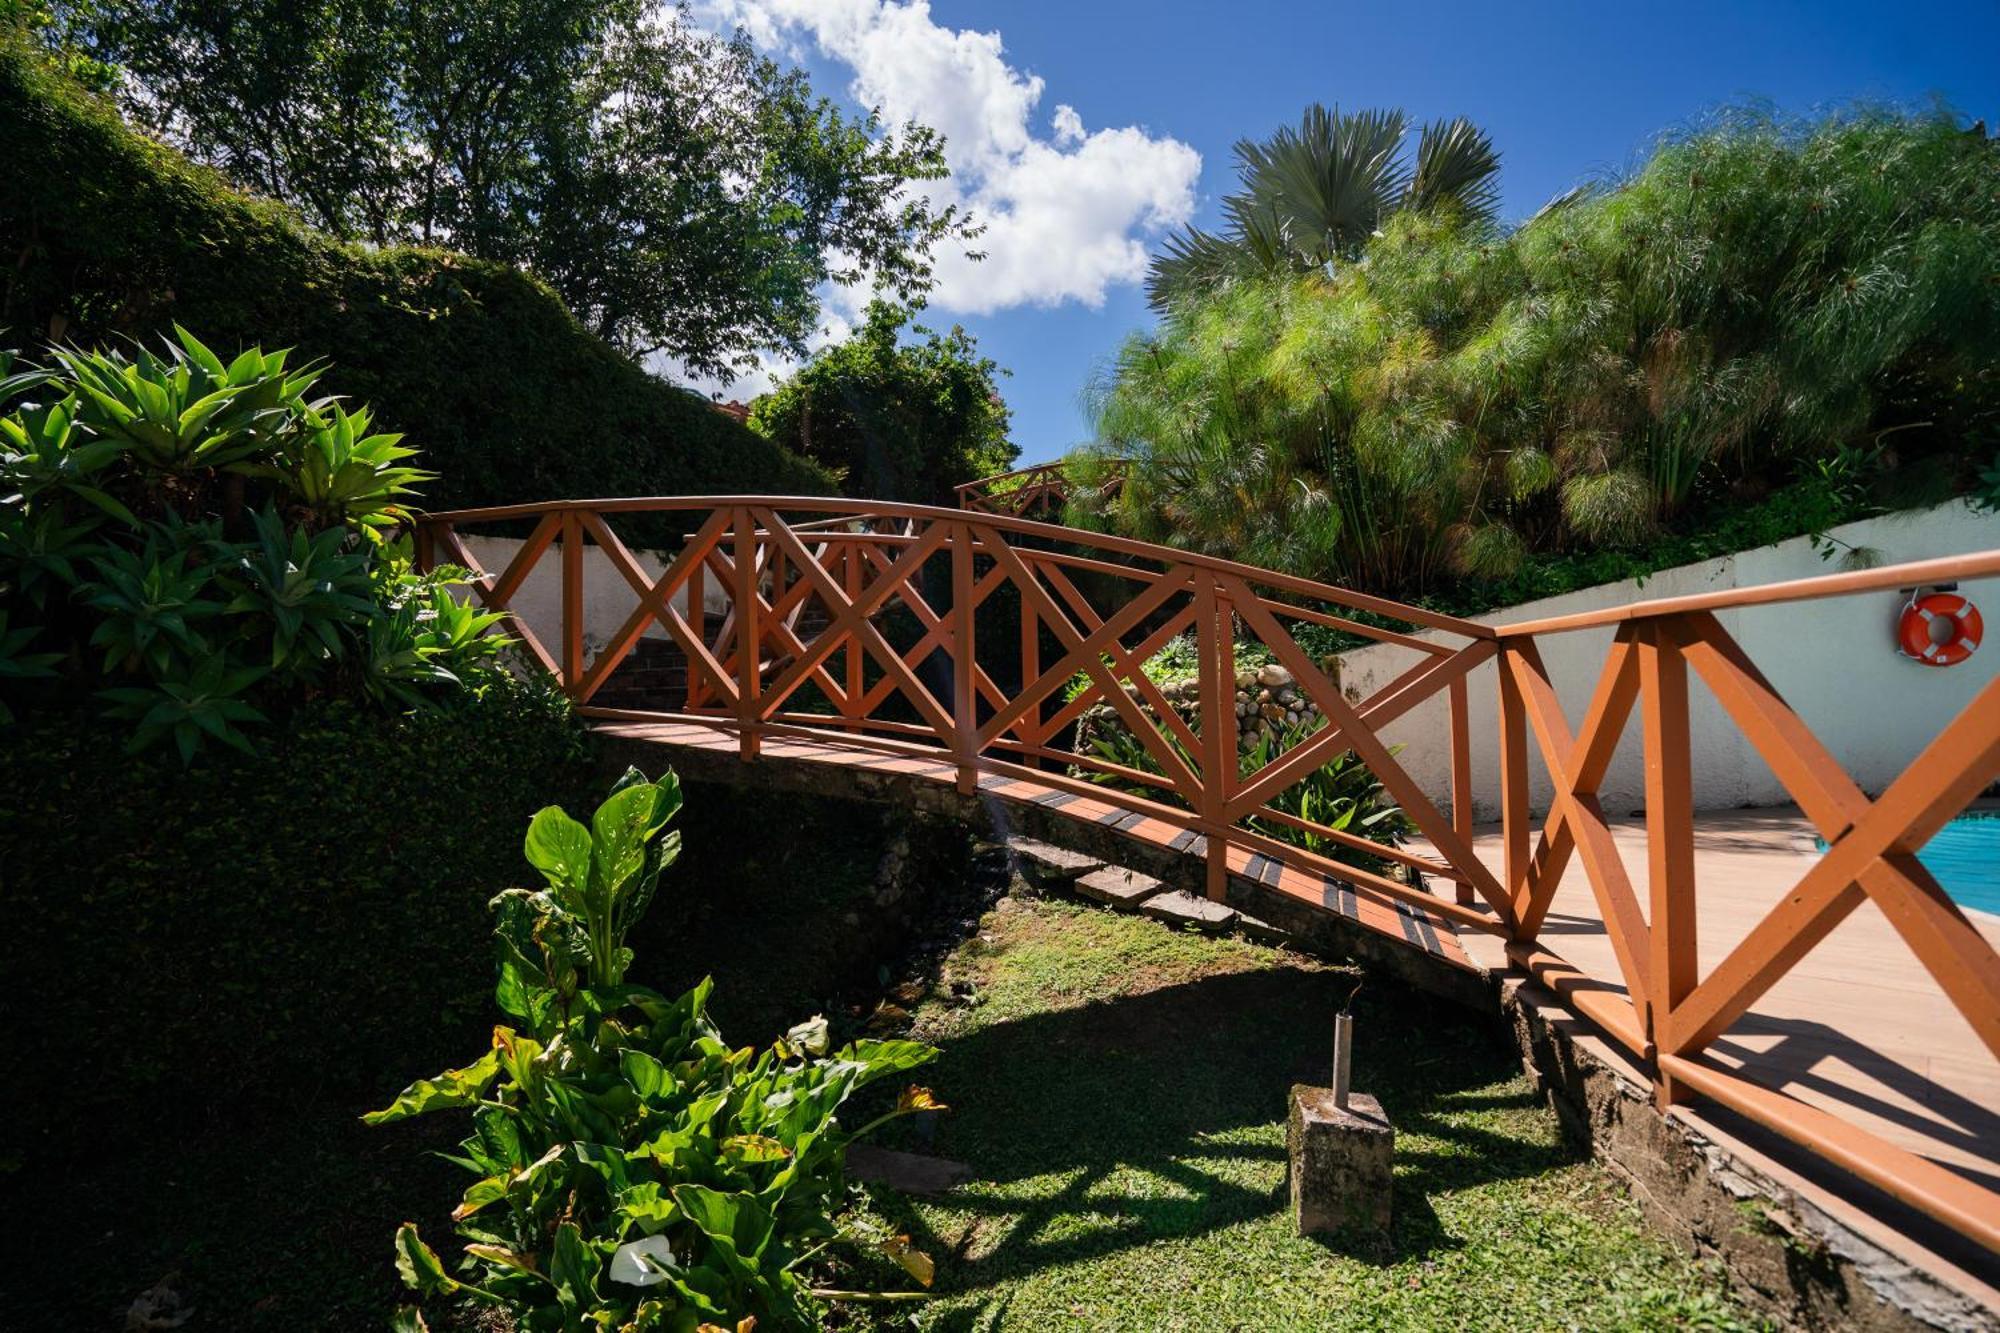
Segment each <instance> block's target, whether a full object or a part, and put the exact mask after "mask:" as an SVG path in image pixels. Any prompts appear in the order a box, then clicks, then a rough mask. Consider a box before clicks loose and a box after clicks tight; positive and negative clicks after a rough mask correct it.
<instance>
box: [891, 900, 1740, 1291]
mask: <svg viewBox="0 0 2000 1333" xmlns="http://www.w3.org/2000/svg"><path fill="white" fill-rule="evenodd" d="M1355 982H1356V974H1355V973H1353V972H1351V971H1348V970H1344V969H1340V968H1335V967H1329V966H1326V965H1324V964H1320V963H1316V962H1314V961H1312V960H1309V959H1305V958H1301V957H1299V956H1297V955H1293V954H1289V953H1285V952H1282V951H1278V950H1273V949H1269V948H1265V947H1262V946H1259V945H1253V944H1248V943H1244V942H1240V941H1235V940H1211V939H1207V938H1204V937H1202V936H1199V935H1195V934H1191V933H1184V932H1179V931H1174V930H1170V929H1168V928H1167V927H1164V926H1161V925H1158V924H1156V923H1154V922H1152V921H1148V920H1145V919H1142V918H1137V917H1126V916H1117V915H1113V914H1111V913H1108V912H1104V911H1100V910H1097V909H1091V908H1083V907H1078V906H1075V905H1072V904H1068V903H1064V902H1059V901H1048V900H1031V899H1014V898H1009V899H1005V900H1003V901H1002V902H1001V903H1000V905H999V906H998V907H997V908H996V909H995V910H994V911H993V912H992V913H990V914H989V915H988V916H987V917H986V919H985V920H984V922H983V923H982V926H981V930H980V933H979V935H978V936H977V937H976V938H974V939H971V940H968V941H967V942H966V943H965V944H964V945H962V946H961V947H960V948H959V949H958V950H957V951H956V952H955V953H954V954H953V955H951V957H950V958H949V959H948V960H947V961H946V963H945V965H944V968H943V970H942V972H941V974H940V975H939V977H938V978H937V980H936V983H935V984H934V985H933V986H932V987H931V988H930V993H929V994H928V996H927V997H926V998H925V999H924V1000H923V1001H922V1002H921V1003H920V1004H919V1005H918V1006H917V1007H916V1010H915V1014H914V1030H915V1035H917V1036H919V1037H922V1038H924V1039H926V1040H929V1041H933V1042H936V1043H937V1044H939V1045H940V1046H942V1047H943V1048H944V1052H945V1054H944V1058H943V1059H942V1060H940V1061H939V1062H938V1063H937V1064H936V1065H935V1066H933V1068H932V1070H931V1071H930V1072H931V1074H932V1079H931V1081H932V1083H933V1084H934V1086H935V1088H936V1091H937V1092H938V1093H939V1095H940V1096H941V1097H942V1098H943V1099H944V1100H945V1101H946V1102H947V1103H949V1104H950V1106H951V1107H952V1110H951V1111H950V1113H949V1114H947V1115H945V1116H944V1117H942V1119H941V1121H940V1123H939V1124H938V1126H937V1127H936V1131H935V1136H934V1138H933V1139H932V1140H931V1142H930V1143H929V1144H927V1145H926V1144H923V1143H920V1142H916V1141H913V1140H911V1139H909V1138H907V1137H906V1138H905V1139H903V1140H902V1141H900V1142H899V1143H898V1144H897V1145H896V1146H903V1147H912V1148H925V1149H926V1150H928V1151H932V1152H935V1153H938V1154H941V1155H944V1156H947V1157H952V1158H956V1159H958V1160H961V1161H964V1162H967V1163H970V1164H971V1165H972V1167H973V1169H974V1172H975V1176H976V1179H975V1180H974V1181H972V1182H971V1183H970V1184H968V1185H965V1186H961V1187H960V1189H959V1190H958V1191H956V1192H955V1193H954V1194H953V1195H952V1196H949V1197H948V1198H946V1199H941V1200H934V1201H921V1202H913V1201H908V1200H904V1199H902V1198H900V1197H898V1196H894V1195H890V1194H887V1193H881V1194H878V1196H877V1199H878V1206H879V1207H881V1208H882V1210H883V1211H884V1212H885V1213H887V1214H888V1215H889V1216H890V1217H891V1218H892V1219H893V1220H894V1221H895V1222H896V1224H897V1225H898V1226H899V1227H900V1228H902V1229H905V1230H908V1231H909V1232H910V1233H911V1235H912V1236H913V1237H914V1238H916V1239H917V1240H918V1242H919V1244H920V1246H921V1247H922V1248H924V1249H927V1250H928V1251H929V1252H930V1253H931V1254H932V1255H933V1257H934V1258H935V1259H936V1260H937V1266H938V1271H937V1281H936V1287H935V1292H936V1295H937V1299H936V1300H935V1301H933V1302H931V1303H929V1304H927V1305H925V1306H922V1307H919V1308H917V1310H916V1311H915V1313H911V1312H910V1311H909V1310H908V1309H907V1308H906V1309H898V1310H894V1311H889V1310H884V1311H882V1312H881V1313H879V1314H877V1315H876V1316H875V1318H876V1319H877V1321H878V1323H877V1326H878V1327H880V1328H892V1327H908V1326H910V1325H911V1324H914V1325H915V1326H916V1327H919V1328H925V1329H951V1330H960V1329H965V1330H971V1329H987V1328H1002V1327H1004V1328H1022V1329H1039V1328H1050V1327H1062V1328H1089V1329H1190V1330H1193V1329H1201V1330H1208V1329H1225V1328H1257V1329H1272V1328H1285V1329H1293V1328H1296V1329H1307V1328H1310V1329H1327V1328H1356V1329H1378V1328H1380V1329H1392V1328H1393V1329H1403V1328H1408V1329H1459V1328H1495V1329H1509V1330H1516V1329H1557V1328H1618V1329H1625V1328H1738V1327H1748V1326H1754V1325H1752V1324H1751V1322H1750V1320H1749V1318H1748V1316H1747V1315H1746V1314H1745V1313H1744V1312H1743V1311H1741V1310H1740V1309H1739V1308H1738V1307H1737V1306H1736V1305H1735V1304H1734V1303H1733V1302H1732V1301H1731V1299H1730V1298H1729V1296H1728V1294H1727V1291H1726V1289H1725V1288H1724V1286H1723V1285H1722V1282H1721V1280H1720V1278H1719V1276H1718V1275H1716V1274H1714V1273H1711V1272H1709V1271H1707V1270H1706V1269H1704V1268H1701V1267H1698V1266H1696V1265H1695V1264H1693V1263H1692V1262H1690V1261H1688V1260H1686V1259H1684V1258H1681V1257H1679V1256H1677V1255H1676V1254H1675V1253H1674V1252H1672V1251H1671V1250H1669V1248H1668V1247H1667V1246H1666V1245H1665V1244H1664V1243H1662V1242H1661V1241H1660V1240H1658V1239H1657V1238H1655V1237H1653V1236H1651V1235H1649V1234H1648V1233H1646V1232H1645V1231H1643V1230H1642V1229H1641V1227H1640V1222H1639V1218H1638V1214H1637V1210H1636V1208H1635V1206H1634V1205H1633V1204H1632V1202H1631V1201H1630V1199H1629V1198H1628V1197H1627V1196H1626V1195H1625V1193H1624V1192H1623V1191H1622V1189H1621V1188H1620V1187H1619V1186H1618V1184H1617V1183H1616V1182H1615V1181H1614V1180H1613V1179H1612V1178H1611V1177H1610V1176H1609V1175H1608V1174H1607V1173H1606V1172H1605V1171H1603V1170H1602V1169H1600V1168H1598V1167H1597V1166H1595V1165H1593V1164H1592V1163H1591V1162H1590V1161H1589V1160H1588V1159H1587V1158H1586V1157H1584V1156H1582V1155H1580V1154H1579V1153H1577V1152H1576V1151H1574V1150H1572V1149H1571V1148H1569V1147H1567V1146H1565V1145H1564V1143H1563V1141H1562V1139H1561V1137H1560V1135H1559V1132H1558V1128H1557V1124H1556V1121H1555V1118H1554V1117H1553V1115H1552V1114H1550V1113H1549V1112H1548V1111H1547V1110H1545V1109H1544V1108H1543V1107H1542V1106H1541V1104H1540V1102H1539V1101H1538V1099H1537V1098H1536V1096H1535V1094H1534V1092H1533V1091H1532V1089H1531V1088H1530V1086H1529V1084H1528V1082H1527V1080H1526V1079H1525V1078H1524V1077H1523V1076H1522V1074H1521V1071H1520V1066H1519V1062H1518V1060H1517V1059H1516V1058H1515V1057H1514V1055H1513V1054H1512V1053H1511V1051H1510V1050H1509V1049H1508V1048H1507V1047H1506V1046H1505V1045H1504V1044H1503V1043H1502V1042H1501V1041H1500V1040H1499V1039H1498V1037H1497V1035H1496V1034H1494V1033H1492V1032H1490V1031H1489V1030H1488V1029H1486V1028H1485V1027H1483V1026H1482V1025H1481V1024H1480V1023H1479V1022H1477V1021H1476V1020H1475V1019H1473V1018H1472V1017H1471V1016H1469V1015H1467V1014H1465V1013H1464V1012H1463V1011H1460V1010H1456V1009H1454V1008H1452V1007H1449V1006H1446V1005H1444V1004H1442V1003H1433V1002H1431V1001H1429V1000H1426V999H1423V998H1421V997H1418V996H1415V995H1412V994H1410V993H1408V992H1405V991H1402V990H1395V991H1389V990H1373V991H1370V990H1364V991H1363V992H1362V994H1361V996H1360V999H1359V1002H1358V1004H1357V1018H1356V1023H1357V1030H1356V1045H1355V1054H1356V1076H1355V1086H1356V1087H1357V1088H1359V1089H1361V1090H1365V1091H1369V1092H1372V1093H1374V1094H1376V1095H1377V1096H1379V1097H1380V1098H1381V1100H1382V1103H1383V1106H1384V1107H1385V1108H1386V1110H1387V1112H1388V1114H1389V1116H1390V1118H1391V1119H1392V1120H1393V1121H1394V1122H1395V1125H1396V1129H1397V1134H1398V1137H1397V1143H1396V1163H1397V1165H1396V1197H1395V1215H1396V1221H1395V1233H1394V1238H1393V1243H1392V1245H1391V1246H1390V1247H1389V1251H1388V1252H1387V1253H1383V1254H1378V1253H1370V1252H1368V1250H1367V1249H1366V1247H1361V1246H1354V1247H1342V1246H1340V1245H1329V1244H1326V1243H1323V1242H1320V1241H1317V1240H1307V1239H1301V1238H1300V1237H1299V1236H1297V1235H1296V1234H1294V1233H1293V1231H1292V1230H1291V1228H1290V1226H1289V1223H1288V1219H1287V1206H1286V1196H1285V1125H1284V1112H1285V1107H1286V1097H1287V1090H1288V1089H1289V1087H1290V1086H1291V1085H1292V1084H1293V1083H1295V1082H1307V1081H1311V1082H1321V1083H1323V1082H1324V1081H1325V1079H1326V1063H1327V1061H1328V1059H1329V1058H1330V1048H1331V1027H1332V1015H1333V1013H1334V1011H1335V1010H1336V1009H1337V1008H1338V1007H1339V1005H1340V1002H1341V1001H1342V1000H1343V999H1344V998H1345V997H1346V996H1347V994H1348V992H1349V991H1351V990H1352V989H1353V987H1354V985H1355Z"/></svg>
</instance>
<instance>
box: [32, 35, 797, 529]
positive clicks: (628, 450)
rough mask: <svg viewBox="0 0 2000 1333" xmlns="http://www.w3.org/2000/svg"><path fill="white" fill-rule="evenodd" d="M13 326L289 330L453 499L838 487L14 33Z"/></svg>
mask: <svg viewBox="0 0 2000 1333" xmlns="http://www.w3.org/2000/svg"><path fill="white" fill-rule="evenodd" d="M0 160H4V161H5V162H6V163H7V164H8V165H7V173H8V179H7V188H6V189H5V190H0V248H4V250H5V252H6V253H7V255H8V256H9V263H8V266H7V269H6V272H5V274H4V276H0V327H6V328H10V329H12V330H13V333H12V335H11V341H13V342H14V343H16V344H21V343H25V342H29V341H32V340H35V339H38V338H41V337H44V336H47V337H51V338H62V339H69V340H82V341H96V340H101V339H103V338H104V337H106V336H107V335H110V334H127V335H132V336H143V335H151V334H157V333H165V332H167V331H168V326H169V324H170V323H171V322H174V321H178V322H179V323H181V324H184V325H186V326H187V327H189V328H192V329H196V330H198V331H199V332H200V333H201V334H202V336H203V337H204V338H205V339H207V340H208V341H209V342H211V343H213V344H215V345H217V346H239V345H243V346H247V345H249V344H252V343H261V344H263V345H264V346H291V347H296V348H298V349H299V355H301V356H306V357H314V358H322V357H323V358H327V359H329V360H331V361H332V362H334V363H335V364H337V365H338V366H339V368H340V385H341V388H342V390H343V391H344V392H346V393H348V394H350V395H352V396H353V397H354V398H357V399H359V400H361V401H364V402H367V403H370V404H372V405H373V407H374V408H375V410H376V411H377V413H379V414H380V419H381V420H382V421H384V422H386V423H389V424H391V425H393V426H396V427H401V428H406V429H420V430H421V432H422V444H423V447H424V457H425V461H426V463H427V464H428V466H429V467H430V468H431V469H432V470H434V471H436V472H438V473H439V474H440V476H439V479H438V480H437V481H436V482H435V483H433V484H431V485H429V486H427V487H426V488H425V492H424V499H425V502H426V504H428V505H429V506H431V507H433V508H439V509H443V508H455V507H459V506H464V505H474V504H502V503H519V502H521V501H524V500H531V499H550V498H564V497H571V498H573V497H579V496H597V495H667V494H703V493H742V492H752V493H758V492H762V493H772V494H797V493H799V492H807V493H815V494H816V493H823V492H825V491H828V490H830V489H831V488H832V487H831V483H830V481H829V479H828V478H827V476H826V474H825V473H824V472H823V471H821V470H820V469H818V468H816V467H814V466H812V465H811V464H809V463H806V462H804V461H803V460H801V459H798V458H796V457H794V456H792V455H790V454H787V453H786V452H785V451H783V450H782V449H779V448H776V447H774V446H773V445H771V444H769V443H768V442H766V441H765V440H763V439H761V438H759V437H758V436H757V435H755V434H754V433H752V432H750V431H748V430H745V429H744V428H743V427H742V426H740V425H738V424H737V423H736V422H734V421H732V420H730V419H729V418H728V417H726V416H724V415H722V414H721V413H719V412H716V411H715V410H713V408H711V407H710V405H709V404H708V403H707V402H705V401H704V400H702V399H700V398H698V397H696V396H694V395H692V394H689V393H686V392H684V391H682V390H679V389H676V388H674V387H672V386H670V385H668V384H665V383H663V382H662V381H660V380H659V379H657V378H655V377H654V376H652V375H649V374H647V373H646V372H645V371H644V370H642V369H640V368H639V367H638V366H636V365H634V364H633V363H631V362H630V361H628V360H626V359H625V358H624V357H622V356H620V355H619V354H618V353H617V352H615V351H613V350H612V349H611V348H610V347H609V346H607V345H606V344H604V343H603V342H602V341H600V340H598V339H596V338H594V337H592V336H591V335H590V334H588V333H587V332H585V331H584V330H583V329H582V328H581V327H579V326H578V324H577V322H576V320H575V319H574V318H572V317H571V315H570V314H569V312H568V311H567V310H565V309H564V307H563V305H562V303H561V301H560V300H558V299H557V298H556V297H555V296H554V295H553V294H552V293H551V292H550V290H549V289H548V288H547V287H545V286H543V285H542V284H541V283H539V282H537V281H535V280H534V279H532V278H529V277H527V276H524V275H523V274H521V273H520V272H519V271H517V270H516V269H514V268H513V267H511V266H510V265H507V264H502V263H495V262H489V261H481V260H475V259H470V258H467V257H465V256H463V255H456V254H451V253H447V252H444V251H439V250H422V249H410V248H401V247H390V248H385V249H379V250H377V249H372V248H366V247H362V246H352V245H343V244H339V243H336V242H334V241H331V240H329V239H327V238H326V237H324V236H322V235H319V234H318V233H315V232H313V231H312V230H310V229H308V228H307V227H305V226H303V225H302V224H301V223H300V222H299V221H298V219H297V218H296V217H295V216H294V215H293V214H292V213H291V212H290V211H289V210H287V209H285V208H283V207H280V206H278V205H276V204H272V203H268V202H264V201H260V200H256V199H252V198H249V197H247V196H245V195H243V194H240V193H238V192H237V191H235V190H233V189H231V188H230V187H229V186H228V185H227V184H225V183H224V182H223V180H222V179H221V178H220V177H219V176H217V175H216V174H215V173H214V172H212V171H210V170H208V169H206V168H202V167H197V166H195V165H193V164H191V163H189V162H188V161H187V160H186V159H184V158H182V157H181V156H180V155H179V154H177V153H175V152H172V151H171V150H168V149H165V148H162V147H161V146H160V145H158V144H156V143H154V142H153V141H151V140H149V139H147V138H146V137H144V136H143V135H141V134H138V133H136V132H135V131H133V130H132V129H130V128H128V127H127V126H126V125H125V124H124V123H123V122H122V121H121V120H120V118H119V116H118V114H117V112H116V111H115V110H114V109H112V108H111V107H110V106H108V105H105V104H102V103H100V102H99V101H97V100H96V99H94V98H91V97H90V96H88V95H87V94H85V93H83V92H82V91H80V90H79V89H78V88H76V87H75V86H74V85H73V84H71V83H70V82H68V81H67V80H66V79H65V78H64V77H63V76H62V75H61V74H59V73H58V72H56V71H55V70H53V69H51V68H49V66H48V65H47V63H46V62H45V61H43V60H42V59H41V58H40V57H39V56H37V55H35V54H34V53H32V52H31V51H29V50H28V49H26V48H25V46H24V45H23V44H22V43H21V42H20V41H19V40H11V41H10V40H8V39H6V38H5V37H4V35H0Z"/></svg>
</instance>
